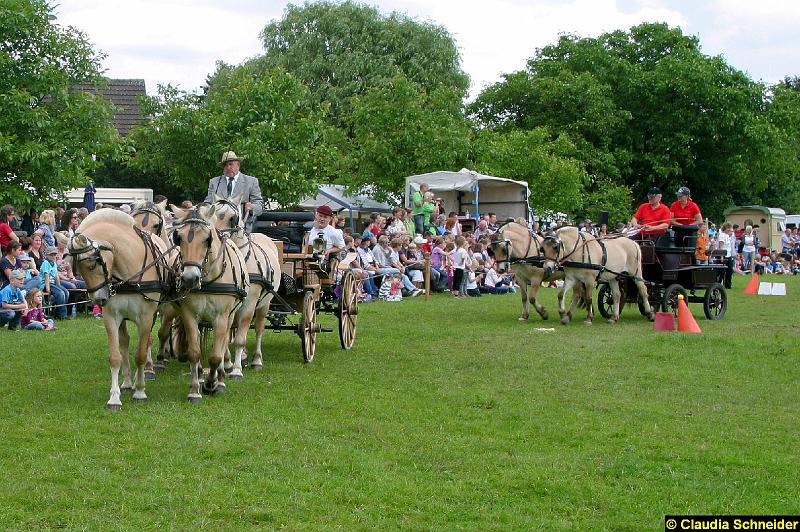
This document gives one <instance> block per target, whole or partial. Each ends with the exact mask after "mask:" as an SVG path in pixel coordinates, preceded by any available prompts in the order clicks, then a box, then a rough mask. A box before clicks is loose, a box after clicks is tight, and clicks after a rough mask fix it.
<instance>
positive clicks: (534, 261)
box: [500, 229, 545, 268]
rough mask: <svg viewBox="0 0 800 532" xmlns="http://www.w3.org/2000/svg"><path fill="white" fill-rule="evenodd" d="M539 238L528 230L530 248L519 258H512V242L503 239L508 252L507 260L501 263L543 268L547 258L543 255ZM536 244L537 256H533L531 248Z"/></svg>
mask: <svg viewBox="0 0 800 532" xmlns="http://www.w3.org/2000/svg"><path fill="white" fill-rule="evenodd" d="M538 238H539V236H538V235H537V234H536V233H534V232H533V231H531V230H530V229H529V230H528V247H527V249H526V250H525V253H524V254H522V255H520V256H518V257H516V258H515V257H512V256H511V252H512V249H511V240H509V239H508V238H503V242H502V243H503V246H504V247H505V252H506V259H505V260H503V261H500V262H506V263H508V264H531V265H533V266H536V267H537V268H541V267H542V266H543V265H544V261H545V257H544V255H542V254H541V251H540V245H541V242H539V241H538ZM534 243H536V249H535V251H536V253H537V254H536V255H532V254H531V247H532V246H533V245H534Z"/></svg>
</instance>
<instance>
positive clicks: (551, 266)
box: [539, 233, 564, 277]
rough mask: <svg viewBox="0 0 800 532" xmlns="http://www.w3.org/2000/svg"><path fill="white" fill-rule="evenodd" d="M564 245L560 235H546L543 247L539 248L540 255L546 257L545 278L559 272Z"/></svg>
mask: <svg viewBox="0 0 800 532" xmlns="http://www.w3.org/2000/svg"><path fill="white" fill-rule="evenodd" d="M563 247H564V244H563V242H562V241H561V238H560V237H559V235H558V233H550V234H547V235H545V237H544V239H542V243H541V246H540V247H539V253H541V254H542V256H544V265H543V267H544V274H545V277H550V276H551V275H553V273H555V271H556V270H558V267H559V262H558V260H559V257H560V256H561V250H562V249H563Z"/></svg>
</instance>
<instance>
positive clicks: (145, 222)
mask: <svg viewBox="0 0 800 532" xmlns="http://www.w3.org/2000/svg"><path fill="white" fill-rule="evenodd" d="M139 213H144V219H142V227H143V228H146V227H149V224H150V215H151V214H152V215H153V216H156V217H158V223H157V224H155V225H154V226H153V231H151V232H152V233H154V234H160V233H161V230H162V229H163V228H164V216H163V215H162V214H161V213H160V212H158V210H157V209H154V208H151V207H149V206H148V207H141V208H138V209H136V212H134V213H133V214H132V215H131V216H136V215H137V214H139Z"/></svg>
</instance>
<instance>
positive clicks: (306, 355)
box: [297, 290, 319, 362]
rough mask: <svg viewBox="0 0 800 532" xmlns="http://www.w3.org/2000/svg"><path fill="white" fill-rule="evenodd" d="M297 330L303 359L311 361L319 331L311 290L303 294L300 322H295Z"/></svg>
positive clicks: (315, 302) (315, 303)
mask: <svg viewBox="0 0 800 532" xmlns="http://www.w3.org/2000/svg"><path fill="white" fill-rule="evenodd" d="M297 331H298V333H300V344H301V346H302V348H303V360H305V361H306V362H313V361H314V355H315V354H316V352H317V333H318V332H319V324H318V323H317V300H316V298H315V297H314V291H313V290H309V291H308V292H306V295H305V296H303V312H302V313H301V314H300V323H298V324H297Z"/></svg>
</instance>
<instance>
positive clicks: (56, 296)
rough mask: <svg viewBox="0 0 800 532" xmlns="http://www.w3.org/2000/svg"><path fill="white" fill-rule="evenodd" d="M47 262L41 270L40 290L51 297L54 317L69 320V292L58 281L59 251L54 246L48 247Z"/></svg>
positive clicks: (46, 252) (45, 254)
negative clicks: (67, 304) (57, 262)
mask: <svg viewBox="0 0 800 532" xmlns="http://www.w3.org/2000/svg"><path fill="white" fill-rule="evenodd" d="M44 256H45V260H44V262H42V269H41V270H39V282H40V284H39V289H40V290H41V291H42V292H43V293H44V295H45V296H47V295H49V296H50V304H51V305H52V306H53V308H54V312H53V314H54V316H55V318H56V319H57V320H59V319H60V320H65V319H67V306H66V303H67V301H68V300H69V292H68V291H67V290H66V289H64V287H62V286H61V283H60V282H59V279H58V266H57V264H56V260H57V258H58V250H57V249H56V248H55V247H54V246H48V247H47V249H45V252H44Z"/></svg>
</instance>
